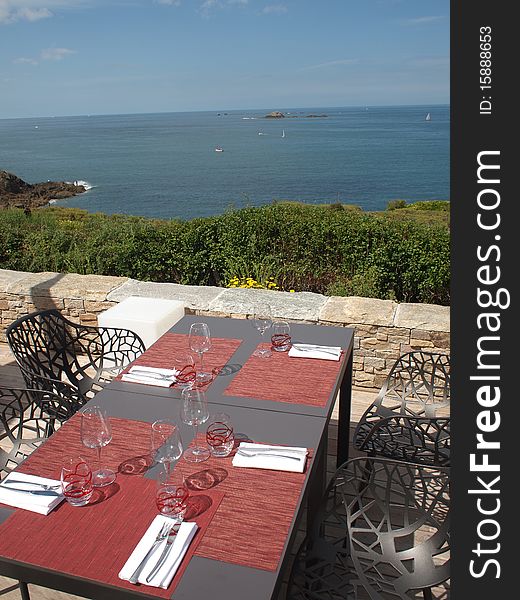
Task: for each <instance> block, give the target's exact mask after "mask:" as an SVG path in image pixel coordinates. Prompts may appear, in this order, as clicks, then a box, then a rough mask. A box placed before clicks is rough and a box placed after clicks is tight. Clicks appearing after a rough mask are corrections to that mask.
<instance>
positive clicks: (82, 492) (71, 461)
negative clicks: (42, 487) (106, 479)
mask: <svg viewBox="0 0 520 600" xmlns="http://www.w3.org/2000/svg"><path fill="white" fill-rule="evenodd" d="M60 481H61V488H62V490H63V495H64V496H65V499H66V500H67V502H68V503H69V504H70V505H71V506H85V504H88V501H89V500H90V498H91V497H92V493H93V491H94V485H93V483H92V471H91V469H90V467H89V465H88V464H87V463H86V462H85V460H84V459H83V458H81V457H80V456H78V457H74V458H67V459H65V461H64V463H63V466H62V468H61V476H60Z"/></svg>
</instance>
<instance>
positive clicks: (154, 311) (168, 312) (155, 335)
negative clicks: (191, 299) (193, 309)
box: [98, 296, 184, 348]
mask: <svg viewBox="0 0 520 600" xmlns="http://www.w3.org/2000/svg"><path fill="white" fill-rule="evenodd" d="M183 316H184V304H183V303H182V302H180V301H179V300H165V299H163V298H142V297H140V296H130V297H129V298H125V300H123V301H122V302H120V303H119V304H116V305H115V306H112V308H109V309H108V310H105V311H104V312H102V313H101V314H99V315H98V325H99V326H100V327H120V328H122V329H130V330H131V331H134V332H135V333H137V335H139V337H140V338H141V339H142V340H143V342H144V345H145V346H146V347H147V348H148V347H149V346H151V345H152V344H153V343H154V342H155V341H156V340H158V339H159V338H160V337H161V335H163V333H166V332H167V331H168V330H169V329H170V328H171V327H173V325H175V323H177V321H179V320H180V319H182V317H183Z"/></svg>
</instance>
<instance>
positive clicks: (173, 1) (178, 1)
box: [155, 0, 182, 6]
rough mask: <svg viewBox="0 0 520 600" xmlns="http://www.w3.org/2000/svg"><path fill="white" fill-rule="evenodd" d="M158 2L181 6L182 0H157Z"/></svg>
mask: <svg viewBox="0 0 520 600" xmlns="http://www.w3.org/2000/svg"><path fill="white" fill-rule="evenodd" d="M155 1H156V2H157V4H166V5H168V6H180V5H181V4H182V2H181V0H155Z"/></svg>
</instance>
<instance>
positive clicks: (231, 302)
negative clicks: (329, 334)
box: [208, 288, 327, 323]
mask: <svg viewBox="0 0 520 600" xmlns="http://www.w3.org/2000/svg"><path fill="white" fill-rule="evenodd" d="M326 300H327V298H326V297H325V296H322V295H320V294H312V293H310V292H295V293H290V292H275V291H269V290H254V289H243V288H228V289H224V290H223V291H222V293H221V294H219V295H218V296H217V297H216V298H215V299H214V300H213V301H212V302H211V303H210V305H209V307H208V309H209V311H210V312H211V313H213V314H227V315H230V314H233V315H244V316H248V315H252V314H253V313H255V312H256V310H257V309H258V307H259V306H260V305H261V304H264V303H265V304H268V305H269V307H270V311H271V316H272V317H274V318H275V319H288V320H291V321H310V322H313V323H317V322H318V320H319V314H320V310H321V307H322V306H323V305H324V304H325V302H326Z"/></svg>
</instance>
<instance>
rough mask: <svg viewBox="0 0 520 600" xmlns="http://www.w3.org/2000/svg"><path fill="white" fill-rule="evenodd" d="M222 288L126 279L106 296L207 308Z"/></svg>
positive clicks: (108, 298)
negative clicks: (178, 302)
mask: <svg viewBox="0 0 520 600" xmlns="http://www.w3.org/2000/svg"><path fill="white" fill-rule="evenodd" d="M222 291H223V290H222V288H218V287H211V286H203V285H181V284H179V283H155V282H151V281H137V280H136V279H128V280H127V281H125V283H123V284H122V285H121V286H119V287H118V288H116V289H114V290H113V291H112V292H110V293H109V294H108V296H107V300H109V301H111V302H121V301H122V300H125V299H126V298H128V297H130V296H141V297H142V298H163V299H165V300H179V301H180V302H182V303H183V304H184V306H185V307H186V308H188V309H190V310H207V309H208V306H209V305H210V303H211V302H212V301H213V300H214V299H215V298H216V297H218V296H219V295H220V294H221V293H222Z"/></svg>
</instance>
